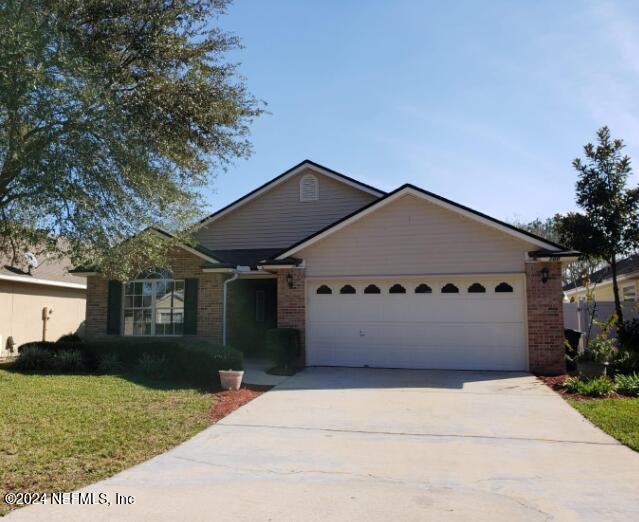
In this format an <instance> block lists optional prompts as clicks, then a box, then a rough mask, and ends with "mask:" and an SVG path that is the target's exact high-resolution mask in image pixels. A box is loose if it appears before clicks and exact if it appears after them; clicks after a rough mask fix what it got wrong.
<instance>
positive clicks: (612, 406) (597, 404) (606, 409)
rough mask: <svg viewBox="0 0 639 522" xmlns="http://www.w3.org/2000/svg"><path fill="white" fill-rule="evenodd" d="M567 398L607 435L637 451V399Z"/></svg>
mask: <svg viewBox="0 0 639 522" xmlns="http://www.w3.org/2000/svg"><path fill="white" fill-rule="evenodd" d="M566 398H567V397H566ZM567 400H568V403H569V404H570V405H571V406H572V407H573V408H575V409H576V410H577V411H579V412H580V413H581V414H582V415H583V416H584V417H586V418H587V419H588V420H589V421H590V422H592V423H593V424H595V425H596V426H598V427H599V428H601V429H602V430H604V431H605V432H606V433H607V434H608V435H611V436H612V437H614V438H615V439H617V440H618V441H620V442H622V443H623V444H625V445H626V446H628V447H629V448H632V449H633V450H635V451H639V399H595V400H574V399H569V398H567Z"/></svg>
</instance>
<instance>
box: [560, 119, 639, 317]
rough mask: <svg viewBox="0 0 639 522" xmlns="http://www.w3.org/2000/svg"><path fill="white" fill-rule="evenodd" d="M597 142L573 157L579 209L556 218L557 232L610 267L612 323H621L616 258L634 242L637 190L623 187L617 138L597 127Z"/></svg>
mask: <svg viewBox="0 0 639 522" xmlns="http://www.w3.org/2000/svg"><path fill="white" fill-rule="evenodd" d="M597 141H598V144H597V145H596V146H595V145H592V144H591V143H589V144H587V145H586V146H584V154H585V159H584V160H583V161H582V160H581V159H579V158H577V159H575V160H574V161H573V166H574V167H575V169H576V170H577V171H578V172H579V179H578V181H577V198H576V201H577V205H578V206H579V207H580V208H581V209H582V212H571V213H569V214H567V215H566V216H564V217H562V218H561V219H560V220H559V232H560V235H561V238H562V240H563V242H564V243H566V244H568V245H570V246H571V247H573V248H576V249H577V250H580V251H581V252H583V253H584V255H585V256H586V257H588V258H590V259H601V260H604V261H605V262H607V263H608V264H609V265H610V271H611V273H612V285H613V292H614V297H615V310H616V315H617V321H618V324H622V322H623V310H622V307H621V301H620V299H619V286H618V284H617V256H624V255H627V254H628V253H629V252H631V251H632V250H634V249H635V248H636V247H637V244H638V242H639V213H638V203H639V188H627V187H626V184H627V181H628V176H629V175H630V173H631V172H632V168H631V165H630V158H629V157H628V156H626V155H622V150H623V148H624V144H623V141H622V140H620V139H611V138H610V130H609V129H608V127H602V128H601V129H599V131H597Z"/></svg>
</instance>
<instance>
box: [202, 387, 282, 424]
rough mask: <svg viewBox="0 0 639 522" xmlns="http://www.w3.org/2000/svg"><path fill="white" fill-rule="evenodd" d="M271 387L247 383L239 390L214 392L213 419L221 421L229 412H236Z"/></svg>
mask: <svg viewBox="0 0 639 522" xmlns="http://www.w3.org/2000/svg"><path fill="white" fill-rule="evenodd" d="M271 388H272V386H257V385H253V384H245V385H243V386H242V387H241V388H240V389H239V390H235V391H229V390H221V391H218V392H215V393H213V396H214V397H215V406H213V411H212V412H211V415H212V416H213V421H214V422H217V421H219V420H220V419H222V418H224V417H226V416H227V415H228V414H229V413H232V412H234V411H235V410H237V409H238V408H239V407H241V406H244V405H245V404H246V403H247V402H250V401H252V400H253V399H255V398H257V397H259V396H260V395H262V394H263V393H264V392H265V391H268V390H270V389H271Z"/></svg>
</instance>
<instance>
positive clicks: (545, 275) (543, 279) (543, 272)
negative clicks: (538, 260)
mask: <svg viewBox="0 0 639 522" xmlns="http://www.w3.org/2000/svg"><path fill="white" fill-rule="evenodd" d="M549 276H550V270H548V268H547V267H543V268H542V269H541V282H542V283H546V281H548V277H549Z"/></svg>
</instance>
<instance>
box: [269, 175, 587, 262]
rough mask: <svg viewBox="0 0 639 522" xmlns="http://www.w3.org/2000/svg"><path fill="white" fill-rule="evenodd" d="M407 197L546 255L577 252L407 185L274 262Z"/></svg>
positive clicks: (320, 232)
mask: <svg viewBox="0 0 639 522" xmlns="http://www.w3.org/2000/svg"><path fill="white" fill-rule="evenodd" d="M405 195H412V196H416V197H418V198H420V199H423V200H425V201H428V202H430V203H434V204H435V205H438V206H440V207H443V208H446V209H448V210H451V211H453V212H456V213H458V214H461V215H463V216H465V217H468V218H470V219H473V220H475V221H478V222H480V223H483V224H485V225H488V226H491V227H493V228H496V229H498V230H500V231H502V232H505V233H507V234H509V235H511V236H514V237H516V238H518V239H521V240H524V241H527V242H529V243H532V244H534V245H536V246H538V247H539V248H541V249H544V250H546V251H551V252H553V253H557V254H559V253H563V252H574V251H570V250H568V249H566V248H565V247H563V246H562V245H559V244H557V243H554V242H552V241H549V240H547V239H544V238H542V237H540V236H537V235H535V234H533V233H531V232H528V231H526V230H521V229H519V228H517V227H514V226H513V225H510V224H509V223H505V222H503V221H500V220H498V219H495V218H493V217H491V216H489V215H487V214H484V213H482V212H479V211H477V210H473V209H471V208H469V207H466V206H464V205H460V204H459V203H455V202H454V201H451V200H449V199H446V198H444V197H442V196H438V195H437V194H434V193H432V192H428V191H427V190H424V189H421V188H419V187H416V186H415V185H411V184H410V183H406V184H405V185H402V186H401V187H399V188H397V189H396V190H394V191H392V192H389V193H388V194H386V196H384V197H382V198H380V199H378V200H376V201H373V202H372V203H370V204H368V205H366V206H365V207H363V208H361V209H359V210H356V211H355V212H353V213H351V214H349V215H348V216H346V217H344V218H342V219H340V220H339V221H336V222H335V223H333V224H331V225H328V226H327V227H325V228H323V229H321V230H319V231H318V232H315V233H314V234H311V235H310V236H308V237H307V238H305V239H302V240H301V241H298V242H297V243H295V244H294V245H292V246H291V247H289V248H288V249H286V250H284V251H282V252H280V253H279V254H278V255H277V256H275V257H274V259H276V260H280V259H284V258H286V257H290V256H292V255H294V254H295V253H296V252H299V251H300V250H302V249H304V248H306V247H308V246H310V245H311V244H313V243H315V242H317V241H320V240H321V239H324V238H325V237H327V236H329V235H331V234H333V233H334V232H337V231H338V230H340V229H342V228H344V227H347V226H348V225H350V224H351V223H353V222H355V221H358V220H359V219H361V218H363V217H364V216H366V215H368V214H370V213H372V212H375V211H376V210H379V209H380V208H382V207H384V206H386V205H388V204H389V203H391V202H393V201H396V200H397V199H399V198H400V197H402V196H405Z"/></svg>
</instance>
